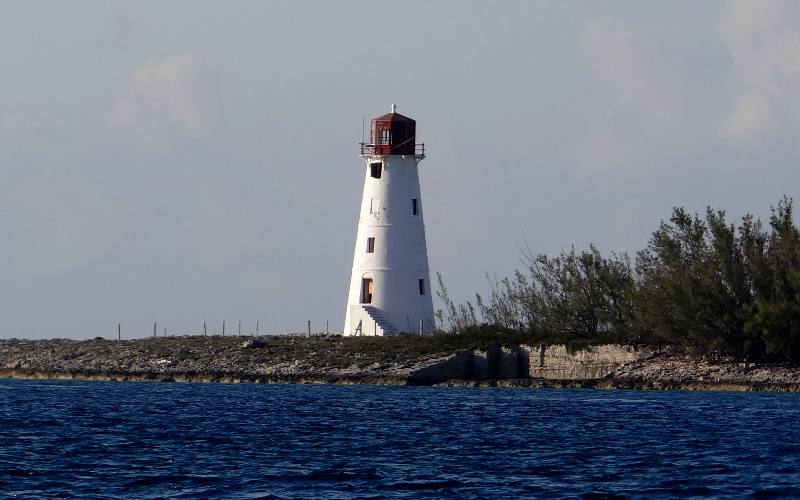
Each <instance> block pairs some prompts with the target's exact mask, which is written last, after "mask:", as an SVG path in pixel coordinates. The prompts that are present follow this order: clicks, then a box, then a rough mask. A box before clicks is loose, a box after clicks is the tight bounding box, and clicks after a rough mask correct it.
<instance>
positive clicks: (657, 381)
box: [0, 336, 800, 392]
mask: <svg viewBox="0 0 800 500" xmlns="http://www.w3.org/2000/svg"><path fill="white" fill-rule="evenodd" d="M458 337H462V336H429V337H416V336H415V337H406V338H398V337H393V338H380V337H378V338H343V337H339V336H321V337H310V338H306V337H300V336H270V337H259V338H245V337H202V336H195V337H160V338H148V339H138V340H122V341H120V340H117V341H112V340H103V339H94V340H86V341H74V340H65V339H53V340H19V339H8V340H0V377H3V378H17V379H34V380H97V381H101V380H102V381H142V382H144V381H160V382H217V383H260V384H378V385H423V386H437V387H531V388H594V389H640V390H700V391H764V392H800V367H792V366H785V365H759V366H753V365H746V364H743V363H735V362H731V361H726V360H715V361H708V360H701V359H693V358H691V357H690V356H687V355H685V354H683V353H680V352H677V351H676V350H675V349H673V348H669V347H650V346H624V345H599V346H588V347H584V348H582V349H576V350H571V349H567V347H565V346H563V345H536V346H531V345H526V344H522V343H518V342H509V341H507V340H508V339H506V338H505V337H500V336H498V337H496V338H485V337H481V338H468V337H466V336H464V337H463V338H458Z"/></svg>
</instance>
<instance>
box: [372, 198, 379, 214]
mask: <svg viewBox="0 0 800 500" xmlns="http://www.w3.org/2000/svg"><path fill="white" fill-rule="evenodd" d="M380 209H381V200H380V198H370V200H369V213H371V214H377V213H378V211H379V210H380Z"/></svg>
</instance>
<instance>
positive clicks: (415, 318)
mask: <svg viewBox="0 0 800 500" xmlns="http://www.w3.org/2000/svg"><path fill="white" fill-rule="evenodd" d="M363 158H364V174H365V175H364V176H365V179H364V191H363V195H362V197H361V212H360V215H359V220H358V234H357V236H356V245H355V252H354V255H353V273H352V276H351V278H350V292H349V294H348V296H347V313H346V317H345V324H344V334H345V335H353V334H354V333H355V330H356V328H357V327H358V322H359V321H362V325H363V330H364V333H365V334H367V335H372V334H373V332H374V331H375V330H376V328H375V325H374V321H373V320H372V318H371V317H370V316H369V315H367V314H366V313H365V311H364V310H363V308H361V307H357V306H359V305H360V299H361V279H362V277H365V276H367V277H371V278H372V279H373V297H372V303H371V304H369V305H371V306H373V307H375V308H376V309H377V310H379V311H380V313H381V315H382V316H383V317H384V318H385V319H386V320H387V321H388V322H389V323H390V324H391V326H392V327H393V328H394V329H395V330H397V331H398V332H404V333H418V332H419V321H420V320H422V321H423V331H424V332H425V333H430V332H432V331H433V329H434V328H435V323H434V316H433V300H432V297H431V280H430V276H429V272H428V250H427V246H426V243H425V223H424V219H423V213H424V210H425V207H424V204H423V203H422V196H421V193H420V186H419V171H418V164H419V161H420V160H421V159H422V158H421V157H420V156H418V155H417V156H414V155H388V156H364V157H363ZM373 162H382V163H383V170H382V172H381V178H380V179H376V178H373V177H371V175H370V164H371V163H373ZM415 198H416V199H417V214H418V215H414V214H413V211H412V200H413V199H415ZM376 199H377V200H378V202H377V206H375V205H376V204H375V202H374V201H373V200H376ZM369 237H374V238H375V252H374V253H367V238H369ZM420 278H422V279H424V280H425V294H424V295H420V293H419V279H420ZM354 306H356V307H354ZM377 330H380V332H379V333H378V334H379V335H380V334H382V332H383V329H381V328H378V329H377Z"/></svg>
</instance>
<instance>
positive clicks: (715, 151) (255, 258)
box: [0, 0, 800, 338]
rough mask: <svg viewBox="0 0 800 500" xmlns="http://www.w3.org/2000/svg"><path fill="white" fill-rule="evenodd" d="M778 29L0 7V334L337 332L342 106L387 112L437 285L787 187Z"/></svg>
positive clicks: (785, 76)
mask: <svg viewBox="0 0 800 500" xmlns="http://www.w3.org/2000/svg"><path fill="white" fill-rule="evenodd" d="M798 26H800V4H797V3H796V2H782V1H770V0H759V1H757V2H756V1H729V2H717V1H705V2H697V1H694V0H692V1H681V0H677V1H672V2H658V3H656V2H640V1H614V2H607V1H595V2H576V1H568V0H565V1H558V2H554V1H518V2H515V1H504V2H469V1H460V0H459V1H421V0H415V1H414V0H412V1H404V2H374V1H373V2H352V1H339V2H323V1H320V2H305V1H271V2H262V1H244V0H241V1H234V2H210V1H198V0H191V1H171V2H162V1H147V0H143V1H137V2H120V1H109V0H97V1H83V0H76V1H74V2H62V1H55V0H53V1H30V0H5V1H3V15H2V16H0V65H1V66H0V67H2V78H0V241H2V244H0V263H1V264H0V320H2V322H3V328H2V329H0V338H10V337H18V338H43V337H46V338H52V337H70V338H91V337H95V336H104V337H108V338H110V337H114V336H116V333H117V331H116V330H117V324H118V323H120V324H121V325H122V334H123V337H127V338H130V337H141V336H147V335H150V334H152V328H153V322H154V321H157V322H158V324H159V331H160V332H162V331H163V329H167V331H168V333H170V334H173V333H174V334H184V333H198V332H202V324H203V321H206V322H207V325H208V328H209V331H210V332H217V333H219V332H220V331H221V327H222V321H223V320H225V321H226V324H227V328H228V331H235V329H236V327H237V322H238V321H239V320H241V321H242V322H243V323H242V324H243V327H242V328H243V331H244V332H245V333H249V332H251V331H252V330H253V329H254V327H255V321H256V320H259V324H260V331H261V333H285V332H291V331H304V330H305V328H306V321H308V320H310V321H312V325H313V328H314V329H315V330H320V329H324V325H325V322H326V321H328V322H329V325H330V329H331V330H334V331H335V330H339V331H340V330H341V328H342V324H343V322H344V313H345V305H346V301H347V287H348V283H349V278H350V267H351V264H352V257H353V248H354V240H355V235H356V225H357V221H358V210H359V203H360V197H361V189H362V184H363V180H364V179H363V175H364V170H363V164H362V163H361V160H360V159H359V158H358V146H357V143H358V142H359V141H360V140H361V137H362V135H361V134H362V118H363V117H366V119H367V120H369V119H370V118H373V117H376V116H379V115H381V114H384V113H386V112H388V111H389V108H390V105H391V104H393V103H394V104H397V110H398V112H400V113H402V114H404V115H407V116H410V117H412V118H414V119H415V120H417V132H418V133H417V135H418V141H419V142H424V143H425V144H426V151H427V152H428V157H427V158H426V159H425V160H424V161H423V162H422V163H421V166H420V172H421V173H420V175H421V183H422V196H423V203H424V205H425V223H426V231H427V238H428V254H429V261H430V267H431V273H432V277H433V276H435V273H441V274H442V276H443V277H444V280H445V282H446V284H447V286H448V289H449V292H450V295H451V296H452V297H453V298H454V299H456V300H465V299H470V298H472V297H473V296H474V294H475V293H476V292H484V291H486V289H487V288H488V286H487V282H486V274H487V273H489V274H497V275H499V276H503V275H506V274H509V273H511V272H513V271H514V269H516V268H518V267H520V250H519V246H520V245H522V244H524V242H527V244H528V246H530V248H531V250H532V251H533V252H534V253H547V254H553V253H557V252H559V251H560V250H561V249H564V248H570V247H571V246H572V245H575V246H576V248H585V247H586V246H588V245H589V244H590V243H593V244H595V245H596V246H597V247H598V248H600V249H601V250H603V251H611V250H617V251H628V252H633V251H635V250H637V249H639V248H642V247H643V246H644V245H646V243H647V240H648V238H649V236H650V234H651V232H652V231H653V230H655V229H656V228H657V226H658V223H659V221H660V220H662V219H667V218H669V216H670V213H671V210H672V207H674V206H685V207H686V208H687V209H688V210H690V211H693V212H703V211H704V210H705V207H706V206H708V205H710V206H712V207H714V208H720V209H725V210H726V211H727V213H728V215H729V216H730V218H731V219H738V218H739V217H741V216H743V215H745V214H746V213H748V212H750V213H753V214H755V215H757V216H759V217H762V218H765V217H767V216H768V215H769V209H770V206H771V205H775V204H776V203H777V201H778V200H779V199H780V197H781V196H783V195H784V194H785V195H789V196H792V197H798V195H800V169H798V159H800V141H798V140H797V137H798V132H800V29H799V28H798ZM435 307H438V304H437V303H436V302H435Z"/></svg>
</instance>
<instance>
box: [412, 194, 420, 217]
mask: <svg viewBox="0 0 800 500" xmlns="http://www.w3.org/2000/svg"><path fill="white" fill-rule="evenodd" d="M411 213H413V214H414V215H419V203H418V202H417V199H416V198H414V199H413V200H411Z"/></svg>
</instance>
